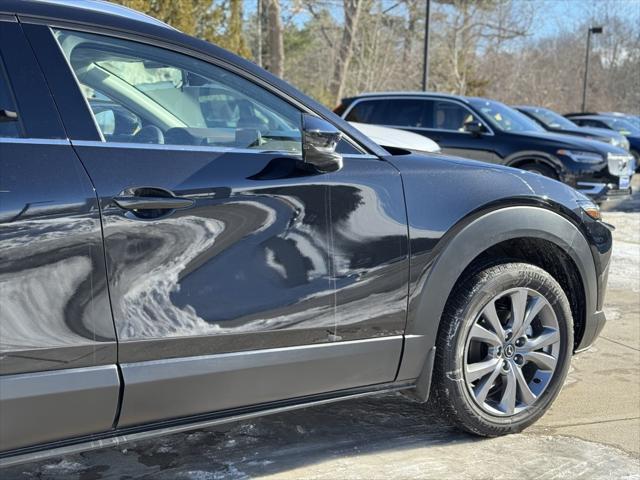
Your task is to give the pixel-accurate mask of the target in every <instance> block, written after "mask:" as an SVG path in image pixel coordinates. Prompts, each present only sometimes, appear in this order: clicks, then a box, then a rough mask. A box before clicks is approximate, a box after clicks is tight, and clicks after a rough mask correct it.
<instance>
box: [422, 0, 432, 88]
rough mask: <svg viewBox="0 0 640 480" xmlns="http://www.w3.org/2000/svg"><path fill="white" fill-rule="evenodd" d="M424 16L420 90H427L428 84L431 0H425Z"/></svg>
mask: <svg viewBox="0 0 640 480" xmlns="http://www.w3.org/2000/svg"><path fill="white" fill-rule="evenodd" d="M426 3H427V5H426V11H425V18H424V52H423V53H424V58H423V63H422V68H423V71H422V90H423V91H425V92H426V91H427V87H428V86H429V24H430V23H431V0H426Z"/></svg>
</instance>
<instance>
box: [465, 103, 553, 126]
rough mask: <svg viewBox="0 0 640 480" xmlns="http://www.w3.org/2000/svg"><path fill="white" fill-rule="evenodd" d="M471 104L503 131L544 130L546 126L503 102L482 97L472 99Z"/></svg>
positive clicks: (492, 124)
mask: <svg viewBox="0 0 640 480" xmlns="http://www.w3.org/2000/svg"><path fill="white" fill-rule="evenodd" d="M470 103H471V105H473V106H474V107H475V109H476V110H478V111H479V112H481V113H482V115H483V116H484V118H485V119H486V120H487V121H488V122H489V123H490V124H491V126H492V127H495V128H497V129H499V130H502V131H503V132H544V131H545V130H544V128H542V127H541V126H540V125H538V124H537V123H536V122H535V121H533V120H532V119H530V118H529V117H527V116H526V115H525V114H523V113H520V112H518V111H517V110H515V109H513V108H511V107H508V106H506V105H505V104H503V103H500V102H495V101H493V100H484V99H481V98H476V99H471V100H470Z"/></svg>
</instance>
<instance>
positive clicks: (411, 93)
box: [343, 90, 472, 103]
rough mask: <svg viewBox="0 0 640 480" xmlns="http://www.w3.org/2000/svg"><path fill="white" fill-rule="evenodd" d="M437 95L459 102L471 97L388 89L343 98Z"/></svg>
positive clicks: (466, 100)
mask: <svg viewBox="0 0 640 480" xmlns="http://www.w3.org/2000/svg"><path fill="white" fill-rule="evenodd" d="M391 96H393V97H438V98H451V99H454V100H459V101H461V102H465V103H468V100H470V99H471V98H472V97H463V96H462V95H452V94H448V93H437V92H425V91H422V90H419V91H389V92H366V93H361V94H359V95H353V96H352V97H346V98H344V99H343V101H345V100H351V101H353V100H357V99H360V98H375V97H391Z"/></svg>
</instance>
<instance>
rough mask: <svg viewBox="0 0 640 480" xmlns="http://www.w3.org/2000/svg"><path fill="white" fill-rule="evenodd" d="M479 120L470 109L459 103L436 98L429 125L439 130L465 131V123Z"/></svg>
mask: <svg viewBox="0 0 640 480" xmlns="http://www.w3.org/2000/svg"><path fill="white" fill-rule="evenodd" d="M477 121H479V120H478V118H476V116H475V115H474V114H473V113H472V112H471V111H470V110H469V109H467V108H465V107H463V106H462V105H460V104H458V103H455V102H448V101H445V100H434V101H433V110H432V112H431V116H430V122H428V126H429V128H436V129H438V130H453V131H456V132H464V124H465V123H467V122H477Z"/></svg>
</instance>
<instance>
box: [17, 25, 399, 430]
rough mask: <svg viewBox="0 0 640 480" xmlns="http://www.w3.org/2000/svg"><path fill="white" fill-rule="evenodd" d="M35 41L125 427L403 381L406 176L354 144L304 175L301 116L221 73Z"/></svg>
mask: <svg viewBox="0 0 640 480" xmlns="http://www.w3.org/2000/svg"><path fill="white" fill-rule="evenodd" d="M25 29H26V31H27V32H28V34H29V38H30V40H31V42H32V43H33V44H34V45H35V46H36V47H35V50H36V51H37V52H38V55H39V59H40V61H41V64H42V67H43V69H44V70H45V72H46V74H47V76H48V78H49V81H50V83H51V85H52V89H53V91H54V96H55V97H56V100H57V102H58V104H59V105H60V108H61V111H62V117H63V121H64V122H65V124H68V125H70V126H71V127H70V129H71V130H72V132H71V133H70V136H71V139H72V143H73V145H74V147H75V149H76V151H77V152H78V155H79V156H80V158H81V160H82V162H83V164H84V165H85V167H86V169H87V171H88V173H89V175H90V176H91V178H92V179H93V182H94V184H95V186H96V190H97V192H98V196H99V198H100V206H101V212H102V220H103V229H104V242H105V253H106V267H107V273H108V279H109V289H110V295H111V302H112V306H113V316H114V321H115V325H116V330H117V334H118V340H119V362H120V365H121V368H122V373H123V379H124V384H125V389H124V396H123V402H122V408H121V413H120V418H119V423H118V425H119V426H120V427H126V426H131V425H136V424H141V423H147V422H153V421H156V420H161V419H165V418H173V417H181V416H188V415H195V414H200V413H204V412H209V411H214V410H224V409H228V408H234V407H239V406H245V405H255V404H260V403H264V402H271V401H275V400H282V399H286V398H291V397H300V396H305V395H312V394H316V393H322V392H327V391H332V390H341V389H347V388H351V387H358V386H363V385H370V384H376V383H383V382H389V381H392V380H393V379H394V376H395V372H396V369H397V366H398V362H399V358H400V351H401V347H402V337H401V334H402V331H403V328H404V322H405V318H406V295H407V287H406V285H407V280H408V279H407V234H406V218H405V213H404V203H403V194H402V187H401V181H400V178H399V175H398V173H397V172H396V171H395V169H393V168H392V167H391V166H390V165H388V164H387V163H386V162H383V161H380V160H379V159H377V158H374V157H372V156H370V155H366V154H365V153H364V152H363V151H361V150H360V149H359V147H357V146H355V145H352V144H349V143H348V142H344V143H343V145H342V148H343V149H344V151H345V152H347V154H346V155H345V167H344V169H343V170H342V171H340V172H336V173H330V174H319V173H317V172H312V171H309V170H308V169H303V168H301V161H300V159H301V150H302V140H301V138H302V132H301V118H302V116H301V114H302V111H301V109H300V107H299V106H297V105H295V104H294V102H292V101H290V100H288V99H286V98H283V97H282V96H280V95H279V94H277V92H274V91H271V90H269V89H268V88H265V87H264V86H262V85H259V84H258V82H259V80H257V79H251V80H250V79H247V78H245V77H244V76H242V75H239V74H237V73H233V72H232V71H230V70H229V69H227V68H224V67H223V66H216V65H214V64H212V63H208V62H206V61H203V60H200V59H197V58H195V57H194V56H190V55H186V54H183V53H178V52H175V51H172V50H171V49H169V48H159V47H158V46H151V45H149V44H148V43H143V41H141V40H139V39H132V38H129V39H122V38H116V37H112V36H107V35H102V34H95V33H86V32H82V31H77V30H63V29H53V30H52V29H49V28H47V27H44V26H41V25H25ZM74 77H75V79H74ZM75 80H77V82H78V83H79V88H78V85H76V84H75Z"/></svg>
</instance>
